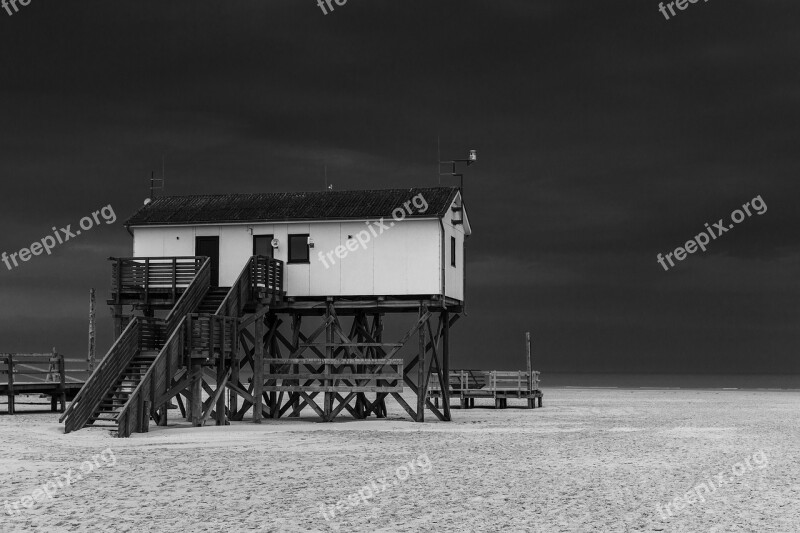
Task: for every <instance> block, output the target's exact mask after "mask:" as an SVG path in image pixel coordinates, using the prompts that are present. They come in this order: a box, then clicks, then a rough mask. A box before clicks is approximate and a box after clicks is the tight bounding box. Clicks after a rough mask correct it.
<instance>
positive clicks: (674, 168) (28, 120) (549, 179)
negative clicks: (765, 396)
mask: <svg viewBox="0 0 800 533" xmlns="http://www.w3.org/2000/svg"><path fill="white" fill-rule="evenodd" d="M798 25H800V3H798V2H797V1H796V0H757V1H756V0H750V1H744V0H738V1H736V0H729V1H724V2H723V1H721V0H711V1H709V2H698V3H696V4H690V5H689V6H688V8H687V9H686V10H685V11H680V12H678V14H677V16H675V17H674V18H672V19H671V20H669V21H667V20H665V19H664V17H663V16H662V15H661V14H660V13H659V11H658V2H656V1H654V0H609V1H604V2H599V1H597V0H586V1H583V0H535V1H533V0H492V1H491V2H487V1H486V0H438V1H432V0H425V1H419V0H404V1H402V2H401V1H399V0H394V1H390V0H349V1H348V2H347V3H346V4H345V5H343V6H339V7H336V9H335V11H334V12H332V13H330V14H328V15H323V13H322V11H321V10H320V9H319V7H317V5H316V3H315V0H269V1H264V0H237V1H235V2H219V1H217V2H211V1H207V0H191V1H189V0H172V1H170V2H164V1H163V0H162V1H153V0H137V1H136V2H132V1H120V0H116V1H114V2H109V1H107V0H105V1H100V0H82V1H80V2H78V1H71V2H66V1H59V2H54V1H46V0H32V2H31V4H30V5H28V6H26V7H20V11H19V12H18V13H16V14H14V15H13V16H8V14H7V13H6V12H5V11H0V44H1V46H0V50H2V51H1V52H0V76H2V83H0V121H1V122H0V124H2V127H1V128H0V139H1V142H0V176H1V177H2V189H1V190H2V210H0V223H1V224H2V227H3V231H2V233H0V252H1V251H3V250H5V251H7V252H8V253H11V252H13V251H17V250H19V249H20V248H23V247H25V246H28V245H29V244H30V243H31V242H33V241H34V240H38V239H40V238H42V237H44V236H45V235H47V234H48V233H49V232H50V228H51V227H52V226H59V227H61V226H65V225H66V224H73V228H74V227H75V225H76V224H77V222H78V220H79V219H80V218H81V217H83V216H84V215H87V214H90V213H91V212H92V211H95V210H97V209H99V208H101V207H102V206H105V205H108V204H111V205H113V207H114V210H115V211H116V213H117V215H118V217H119V218H120V220H119V221H118V222H117V223H116V224H113V225H103V226H101V227H98V228H95V229H93V230H91V231H89V232H85V233H84V234H82V235H81V236H80V237H77V238H76V239H75V240H72V241H70V242H68V243H65V244H64V245H63V246H60V247H58V248H57V249H56V250H55V251H54V253H53V255H52V256H39V257H34V258H33V259H32V260H30V261H29V262H27V263H23V264H22V265H21V266H20V267H19V268H17V269H15V270H13V271H8V270H7V269H6V268H5V267H4V266H3V265H2V264H0V298H2V305H1V306H0V351H41V350H47V349H49V348H50V347H51V346H54V345H55V346H57V347H59V349H60V350H61V351H63V352H66V353H67V354H68V355H69V356H71V357H84V356H85V351H86V327H87V318H86V314H87V293H88V289H89V288H90V287H97V288H98V290H99V291H100V294H99V297H100V300H101V301H104V300H105V298H106V297H107V294H108V286H109V273H110V270H109V264H108V262H107V261H106V258H107V257H108V256H111V255H130V245H131V239H130V237H129V236H128V234H127V233H126V231H125V229H124V228H123V226H122V220H124V219H125V218H127V217H128V216H129V215H130V214H132V213H133V211H134V210H135V209H136V208H137V207H138V206H139V205H141V203H142V201H143V200H144V198H145V197H146V196H147V193H148V191H147V179H148V177H149V175H150V171H151V170H153V169H158V170H160V168H161V161H162V156H163V157H164V158H165V161H166V176H167V192H168V193H170V194H200V193H227V192H270V191H294V190H321V189H322V188H323V183H324V177H323V165H324V164H327V167H328V176H329V179H330V181H331V182H333V183H334V184H335V187H336V188H337V189H357V188H389V187H406V186H408V187H411V186H430V185H435V184H436V183H437V182H438V177H437V170H436V168H437V167H436V160H437V136H440V137H441V149H442V155H443V157H445V158H456V157H463V156H464V155H466V152H467V150H469V149H471V148H474V149H477V150H478V154H479V161H478V163H477V164H476V165H474V166H472V167H470V168H469V171H468V173H467V175H466V178H465V179H466V189H465V197H466V204H467V208H468V211H469V215H470V220H471V222H472V226H473V230H474V234H473V236H472V237H471V239H470V241H469V244H468V246H469V263H468V264H469V280H468V287H469V288H468V311H469V317H467V318H466V319H465V320H464V321H463V322H462V323H460V324H459V326H458V327H457V328H456V329H454V330H453V334H454V337H455V339H454V342H455V353H454V361H453V363H452V364H453V366H454V367H483V368H498V369H511V368H524V345H523V338H524V337H523V336H524V331H525V330H526V329H530V330H532V331H533V334H534V352H535V359H536V363H535V365H534V366H535V367H537V368H539V369H541V370H543V371H545V372H548V371H549V372H555V371H564V372H578V371H583V372H601V371H602V372H711V373H728V372H745V373H788V372H792V373H798V372H800V357H798V355H797V347H798V341H800V335H799V334H798V318H799V316H798V315H799V313H798V312H799V311H800V283H798V273H800V254H798V251H799V250H800V247H799V246H798V244H799V243H798V229H797V228H798V222H799V221H798V214H797V213H798V209H797V208H796V205H795V204H796V201H797V198H798V194H797V193H798V191H800V185H798V177H799V176H800V151H798V133H800V61H799V60H800V32H798V30H797V28H798ZM758 195H761V197H762V198H763V200H764V203H765V204H766V205H767V206H768V210H767V212H766V213H765V214H764V215H761V216H757V215H756V216H753V217H751V218H748V219H746V220H745V221H744V222H742V223H741V224H740V225H739V226H736V227H735V228H734V229H732V230H730V231H729V232H728V233H726V234H725V235H723V236H721V237H720V238H719V239H717V240H715V241H713V242H712V243H711V244H710V245H709V248H708V250H707V251H706V252H705V253H699V252H698V253H695V254H693V255H691V256H689V257H688V258H687V259H686V260H684V261H683V262H680V263H679V264H678V265H677V266H676V267H675V268H673V269H670V270H669V271H664V270H663V269H662V267H661V266H659V264H658V263H657V262H656V254H658V253H667V252H671V251H673V250H674V249H675V248H676V247H678V246H681V245H682V244H683V243H685V242H686V241H687V240H689V239H691V238H692V237H693V236H694V235H696V234H698V233H700V232H701V231H702V230H703V229H704V224H705V223H706V222H708V223H709V224H712V223H714V222H716V221H717V220H718V219H720V218H725V219H726V220H728V219H729V217H730V213H731V212H732V211H733V210H734V209H736V208H737V207H739V206H741V205H742V204H743V203H745V202H747V201H749V200H751V199H752V198H754V197H756V196H758ZM99 316H100V317H101V318H102V321H101V322H100V323H99V327H100V330H101V333H102V335H101V337H100V341H99V344H100V351H101V352H103V353H104V352H105V350H106V349H107V348H108V346H109V343H110V341H111V339H110V330H111V324H110V320H109V318H108V317H109V313H108V312H107V309H106V307H105V306H104V305H102V306H101V307H100V309H99Z"/></svg>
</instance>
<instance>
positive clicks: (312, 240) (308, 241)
mask: <svg viewBox="0 0 800 533" xmlns="http://www.w3.org/2000/svg"><path fill="white" fill-rule="evenodd" d="M306 243H307V244H308V247H309V248H313V247H314V239H312V238H311V237H309V238H308V239H307V240H306Z"/></svg>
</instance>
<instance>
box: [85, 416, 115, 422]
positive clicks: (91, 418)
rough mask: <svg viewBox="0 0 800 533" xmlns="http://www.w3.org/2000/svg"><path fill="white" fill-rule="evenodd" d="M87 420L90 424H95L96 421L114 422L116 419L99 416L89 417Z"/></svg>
mask: <svg viewBox="0 0 800 533" xmlns="http://www.w3.org/2000/svg"><path fill="white" fill-rule="evenodd" d="M89 420H91V421H92V422H97V421H100V422H116V421H117V418H116V417H113V418H102V417H100V416H90V417H89Z"/></svg>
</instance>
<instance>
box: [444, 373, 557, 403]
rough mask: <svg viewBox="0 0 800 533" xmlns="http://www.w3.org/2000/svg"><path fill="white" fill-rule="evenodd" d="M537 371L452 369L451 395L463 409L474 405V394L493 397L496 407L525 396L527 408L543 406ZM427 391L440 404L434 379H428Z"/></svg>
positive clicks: (523, 398)
mask: <svg viewBox="0 0 800 533" xmlns="http://www.w3.org/2000/svg"><path fill="white" fill-rule="evenodd" d="M539 375H540V372H535V371H534V372H532V375H530V374H528V372H523V371H521V370H520V371H498V370H451V371H450V380H449V387H450V398H453V397H457V398H459V401H460V405H461V408H462V409H469V408H471V407H475V398H493V399H494V401H495V408H497V409H504V408H506V407H508V400H509V399H518V400H526V401H527V406H528V408H530V409H534V408H536V404H537V403H538V406H539V407H542V398H543V397H544V394H543V393H542V391H541V389H540V387H539ZM428 395H429V396H430V397H431V398H432V399H433V400H434V402H435V405H436V406H438V405H439V398H441V397H442V391H441V387H440V386H439V384H438V383H437V382H436V380H431V386H430V390H429V391H428Z"/></svg>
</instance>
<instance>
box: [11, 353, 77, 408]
mask: <svg viewBox="0 0 800 533" xmlns="http://www.w3.org/2000/svg"><path fill="white" fill-rule="evenodd" d="M65 364H66V363H65V359H64V356H63V355H62V354H59V353H56V352H53V353H50V354H0V396H6V397H7V398H8V408H7V412H8V414H11V415H13V414H16V397H17V396H20V395H46V396H50V410H51V411H56V410H57V409H58V403H60V404H61V406H60V410H61V412H62V413H63V412H64V410H65V408H66V402H67V400H71V399H72V398H74V397H75V395H77V394H78V391H79V390H80V389H81V387H83V383H84V382H83V381H82V380H81V379H80V378H79V377H78V376H77V375H67V372H66V368H65ZM43 405H44V404H43Z"/></svg>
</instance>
